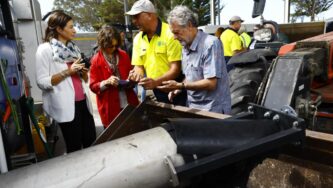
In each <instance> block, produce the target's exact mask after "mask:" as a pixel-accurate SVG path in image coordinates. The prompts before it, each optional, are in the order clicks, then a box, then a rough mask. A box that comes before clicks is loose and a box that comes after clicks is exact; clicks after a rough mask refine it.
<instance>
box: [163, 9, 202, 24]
mask: <svg viewBox="0 0 333 188" xmlns="http://www.w3.org/2000/svg"><path fill="white" fill-rule="evenodd" d="M168 22H169V24H171V23H172V22H177V23H178V24H179V25H180V26H183V27H185V26H187V25H188V24H189V23H191V24H192V25H193V26H194V27H198V15H197V14H196V13H194V12H193V11H192V10H190V9H189V8H188V7H186V6H182V5H179V6H176V7H175V8H174V9H172V10H171V12H170V13H169V16H168Z"/></svg>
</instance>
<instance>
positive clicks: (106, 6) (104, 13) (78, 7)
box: [54, 0, 223, 31]
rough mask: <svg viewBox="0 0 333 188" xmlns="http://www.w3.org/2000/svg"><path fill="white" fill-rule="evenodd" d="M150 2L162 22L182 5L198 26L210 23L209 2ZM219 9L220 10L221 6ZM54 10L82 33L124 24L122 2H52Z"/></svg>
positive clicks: (132, 0) (113, 0) (103, 0)
mask: <svg viewBox="0 0 333 188" xmlns="http://www.w3.org/2000/svg"><path fill="white" fill-rule="evenodd" d="M151 1H152V3H153V4H154V5H155V7H156V9H157V11H158V15H159V17H160V18H161V19H162V20H166V17H167V14H168V13H169V11H170V10H171V9H172V8H173V7H175V6H176V5H180V4H182V5H186V6H188V7H189V8H190V9H192V10H193V11H194V12H196V13H197V14H198V17H199V25H206V24H208V23H209V22H210V6H209V0H151ZM134 2H135V0H128V4H129V6H128V7H129V9H130V7H132V5H133V3H134ZM216 7H217V5H216ZM220 8H221V9H222V8H223V6H222V7H220ZM54 9H62V10H64V11H66V12H67V13H68V14H70V15H71V16H72V17H73V19H74V20H75V24H76V26H77V27H78V28H79V29H81V30H84V31H94V30H98V29H99V28H100V26H101V25H103V24H105V23H107V24H124V23H125V16H124V5H123V0H54ZM216 12H217V10H216Z"/></svg>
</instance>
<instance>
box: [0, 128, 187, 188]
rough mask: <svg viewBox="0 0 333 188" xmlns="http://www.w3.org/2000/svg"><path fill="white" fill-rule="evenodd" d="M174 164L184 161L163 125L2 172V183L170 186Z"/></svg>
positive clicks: (10, 185)
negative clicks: (167, 161) (171, 163)
mask: <svg viewBox="0 0 333 188" xmlns="http://www.w3.org/2000/svg"><path fill="white" fill-rule="evenodd" d="M166 156H171V160H172V162H173V165H174V166H176V167H177V166H180V165H183V164H184V160H183V158H182V157H181V156H179V155H177V145H176V144H175V142H174V141H173V139H172V138H171V137H170V135H169V134H168V132H167V131H165V130H164V129H163V128H154V129H150V130H147V131H144V132H140V133H137V134H134V135H130V136H127V137H124V138H120V139H117V140H114V141H111V142H106V143H103V144H100V145H96V146H94V147H90V148H87V149H84V150H81V151H77V152H74V153H71V154H68V155H65V156H61V157H57V158H54V159H50V160H48V161H44V162H41V163H37V164H36V165H31V166H28V167H26V168H21V169H17V170H13V171H10V172H8V173H6V174H3V175H0V187H7V188H17V187H24V188H35V187H43V188H44V187H54V188H55V187H62V188H64V187H96V188H97V187H115V188H122V187H126V188H137V187H145V188H148V187H162V186H163V187H170V185H171V184H170V179H171V178H172V177H171V173H170V170H169V167H168V165H167V164H166V163H165V157H166Z"/></svg>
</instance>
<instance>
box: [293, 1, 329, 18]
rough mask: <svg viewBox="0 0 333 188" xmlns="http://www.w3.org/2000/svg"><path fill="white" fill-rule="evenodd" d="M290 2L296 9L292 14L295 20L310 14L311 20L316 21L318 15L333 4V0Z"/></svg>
mask: <svg viewBox="0 0 333 188" xmlns="http://www.w3.org/2000/svg"><path fill="white" fill-rule="evenodd" d="M290 4H291V6H293V7H294V9H295V12H294V13H293V14H291V17H292V20H293V21H295V20H296V19H297V18H299V17H302V16H309V17H310V19H311V21H315V17H316V15H318V14H319V13H321V12H325V11H327V10H328V9H329V8H330V7H331V6H332V5H333V0H291V1H290Z"/></svg>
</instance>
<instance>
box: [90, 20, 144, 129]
mask: <svg viewBox="0 0 333 188" xmlns="http://www.w3.org/2000/svg"><path fill="white" fill-rule="evenodd" d="M97 42H98V52H97V54H95V55H94V57H93V58H92V60H91V63H92V65H91V67H90V84H89V86H90V89H91V90H92V91H93V92H94V93H95V94H96V98H97V107H98V111H99V114H100V116H101V120H102V123H103V125H104V128H107V127H108V126H109V125H110V123H111V122H112V120H113V119H114V118H115V117H116V116H117V115H118V114H119V112H120V111H121V109H122V108H124V107H125V106H126V105H127V104H130V105H135V106H136V105H138V104H139V101H138V98H137V96H136V94H135V93H134V91H133V84H132V83H130V82H128V81H127V77H128V74H129V71H130V70H131V69H132V66H131V62H130V59H129V56H128V55H127V54H126V52H125V51H123V50H121V49H120V48H118V47H119V45H120V42H121V39H120V35H119V33H118V32H117V31H116V29H114V28H113V27H111V26H103V27H102V29H101V30H100V31H99V33H98V36H97Z"/></svg>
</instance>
